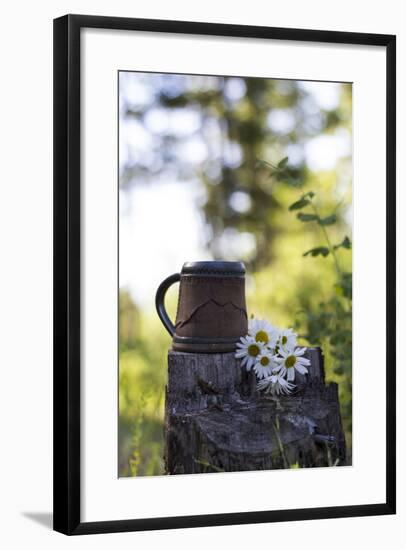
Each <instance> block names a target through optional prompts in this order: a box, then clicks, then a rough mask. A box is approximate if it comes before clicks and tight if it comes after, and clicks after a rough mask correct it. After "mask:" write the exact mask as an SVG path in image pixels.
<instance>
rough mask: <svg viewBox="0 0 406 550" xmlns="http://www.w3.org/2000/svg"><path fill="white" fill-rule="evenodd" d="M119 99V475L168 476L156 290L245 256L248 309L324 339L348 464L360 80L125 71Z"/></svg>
mask: <svg viewBox="0 0 406 550" xmlns="http://www.w3.org/2000/svg"><path fill="white" fill-rule="evenodd" d="M119 98H120V124H119V163H120V191H119V193H120V197H119V198H120V200H119V202H120V227H119V249H120V250H119V268H120V275H119V279H120V281H119V284H120V327H119V328H120V401H119V406H120V411H119V413H120V416H119V418H120V426H119V427H120V431H119V474H120V475H121V476H132V475H159V474H163V473H164V464H163V445H164V432H163V412H164V392H165V383H166V369H167V366H166V354H167V350H168V348H169V347H170V338H169V335H168V334H167V333H166V331H165V329H164V328H163V326H162V325H161V323H160V321H159V319H158V317H157V315H156V313H155V305H154V300H155V291H156V289H157V287H158V285H159V283H160V282H161V281H162V280H163V279H164V278H165V277H167V276H168V275H171V274H172V273H176V272H179V271H180V269H181V267H182V264H183V263H184V262H185V261H194V260H205V259H208V260H211V259H225V260H242V261H244V263H245V265H246V267H247V282H246V285H247V286H246V290H247V305H248V311H249V314H254V315H255V316H256V317H260V318H262V317H265V318H267V319H268V320H270V321H271V322H272V323H273V324H276V325H281V326H289V327H294V328H295V329H296V330H297V332H298V333H299V335H300V337H301V341H302V343H304V344H309V345H321V346H322V347H323V350H324V353H325V359H326V374H327V379H328V380H334V381H337V382H339V384H340V400H341V409H342V418H343V424H344V427H345V431H346V440H347V447H348V451H349V452H348V454H349V462H350V460H351V272H352V267H351V261H352V258H351V249H350V247H351V244H350V243H351V184H352V164H351V154H352V151H351V148H352V141H351V119H352V89H351V85H350V84H343V83H331V82H305V81H290V80H271V79H259V78H240V77H217V76H199V75H170V74H152V73H137V72H120V75H119ZM286 157H287V159H288V160H284V159H286ZM309 192H313V193H314V197H313V196H312V195H310V196H309V195H306V194H308V193H309ZM303 195H305V196H307V200H309V199H310V204H307V205H305V206H304V207H303V208H300V209H299V208H297V209H289V206H290V205H292V204H293V203H295V202H297V201H298V200H300V199H301V197H302V196H303ZM298 214H304V215H305V216H304V218H303V217H302V220H300V219H298V217H297V215H298ZM306 216H307V218H306ZM315 217H316V218H317V219H316V221H315ZM317 220H319V221H317ZM320 221H321V223H319V222H320ZM319 247H321V248H319ZM311 250H313V252H311V253H309V254H307V255H306V256H304V254H305V253H306V252H307V251H311ZM326 251H327V252H326ZM176 298H177V285H175V286H174V287H173V288H172V289H171V290H170V291H169V293H168V298H167V303H168V310H169V313H170V314H171V315H172V318H174V316H175V309H176Z"/></svg>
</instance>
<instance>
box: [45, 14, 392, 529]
mask: <svg viewBox="0 0 406 550" xmlns="http://www.w3.org/2000/svg"><path fill="white" fill-rule="evenodd" d="M395 46H396V39H395V36H389V35H384V34H362V33H347V32H331V31H326V30H300V29H281V28H271V27H252V26H243V25H224V24H209V23H197V22H183V21H159V20H142V19H126V18H114V17H93V16H82V15H67V16H64V17H61V18H59V19H56V20H55V21H54V528H55V529H56V530H57V531H60V532H62V533H65V534H68V535H73V534H90V533H108V532H117V531H136V530H151V529H170V528H180V527H198V526H212V525H230V524H242V523H260V522H275V521H297V520H308V519H322V518H338V517H352V516H366V515H383V514H394V513H395V500H396V499H395V475H396V474H395V431H396V424H395V377H396V373H395V356H396V350H395V330H396V326H395V211H396V210H395V159H396V156H395V145H396V143H395V139H396V127H395V108H396V85H395V67H396V58H395Z"/></svg>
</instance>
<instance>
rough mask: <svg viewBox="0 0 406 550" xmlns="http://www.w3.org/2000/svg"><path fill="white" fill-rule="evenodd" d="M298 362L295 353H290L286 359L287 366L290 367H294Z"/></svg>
mask: <svg viewBox="0 0 406 550" xmlns="http://www.w3.org/2000/svg"><path fill="white" fill-rule="evenodd" d="M295 364H296V356H295V355H288V357H286V359H285V367H287V368H288V369H290V368H292V367H294V366H295Z"/></svg>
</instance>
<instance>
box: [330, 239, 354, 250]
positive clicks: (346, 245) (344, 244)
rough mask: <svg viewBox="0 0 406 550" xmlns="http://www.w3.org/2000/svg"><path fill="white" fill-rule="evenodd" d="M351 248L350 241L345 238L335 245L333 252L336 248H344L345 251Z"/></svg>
mask: <svg viewBox="0 0 406 550" xmlns="http://www.w3.org/2000/svg"><path fill="white" fill-rule="evenodd" d="M351 247H352V243H351V241H350V239H349V238H348V237H347V236H345V237H344V240H343V241H342V242H341V243H340V244H336V245H335V246H334V250H337V248H346V249H347V250H350V249H351Z"/></svg>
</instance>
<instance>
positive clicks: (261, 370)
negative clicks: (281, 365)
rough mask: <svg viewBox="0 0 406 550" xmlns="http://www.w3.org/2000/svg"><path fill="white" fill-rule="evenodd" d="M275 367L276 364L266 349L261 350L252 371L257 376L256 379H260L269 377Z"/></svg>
mask: <svg viewBox="0 0 406 550" xmlns="http://www.w3.org/2000/svg"><path fill="white" fill-rule="evenodd" d="M277 366H278V363H275V358H274V356H273V355H272V353H271V352H270V351H269V350H267V349H263V350H262V351H261V353H260V354H259V355H258V356H257V360H256V363H255V365H254V371H255V374H256V375H257V378H259V379H261V378H265V377H266V376H270V375H271V374H272V371H273V369H274V368H275V367H277Z"/></svg>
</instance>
